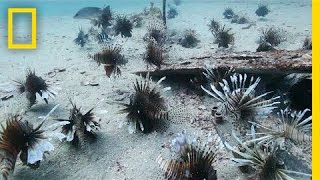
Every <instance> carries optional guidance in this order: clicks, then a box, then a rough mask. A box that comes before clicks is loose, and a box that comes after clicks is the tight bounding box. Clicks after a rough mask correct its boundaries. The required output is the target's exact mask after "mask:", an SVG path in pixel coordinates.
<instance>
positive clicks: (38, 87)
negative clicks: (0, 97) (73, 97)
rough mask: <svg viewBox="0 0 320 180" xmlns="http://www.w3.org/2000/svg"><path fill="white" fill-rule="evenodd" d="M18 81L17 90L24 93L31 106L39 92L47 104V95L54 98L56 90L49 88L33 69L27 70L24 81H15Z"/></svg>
mask: <svg viewBox="0 0 320 180" xmlns="http://www.w3.org/2000/svg"><path fill="white" fill-rule="evenodd" d="M15 82H16V83H18V90H19V92H20V93H21V94H22V93H26V97H27V99H28V101H29V106H30V107H31V106H32V105H34V104H35V103H36V99H37V96H36V94H39V95H40V96H41V98H42V99H43V100H44V101H45V102H46V103H47V104H48V99H49V97H51V98H54V97H55V95H56V92H54V91H52V90H49V86H48V84H47V83H46V81H45V80H44V79H42V78H41V77H40V76H37V75H36V74H35V71H31V70H30V69H28V70H27V75H26V80H25V81H24V82H21V81H15Z"/></svg>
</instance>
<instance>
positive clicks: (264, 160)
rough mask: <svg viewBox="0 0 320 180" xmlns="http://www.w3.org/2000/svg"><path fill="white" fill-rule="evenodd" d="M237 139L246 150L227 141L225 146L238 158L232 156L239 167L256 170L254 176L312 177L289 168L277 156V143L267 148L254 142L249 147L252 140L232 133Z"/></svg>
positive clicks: (271, 179)
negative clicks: (241, 149)
mask: <svg viewBox="0 0 320 180" xmlns="http://www.w3.org/2000/svg"><path fill="white" fill-rule="evenodd" d="M251 132H252V136H253V138H254V139H255V130H254V127H253V126H252V128H251ZM232 134H233V136H234V138H235V139H236V141H237V142H238V143H239V144H240V146H241V148H243V149H244V152H242V151H240V150H238V149H237V148H234V147H231V146H230V145H229V144H228V143H226V142H225V147H226V148H227V149H229V150H231V151H232V152H233V153H234V154H235V155H236V156H237V158H231V160H232V161H233V162H234V163H235V165H236V166H238V167H243V166H249V167H252V168H253V169H254V170H255V173H254V174H253V178H255V179H259V180H288V179H292V180H293V178H292V177H291V176H289V174H291V175H296V176H305V177H311V175H310V174H306V173H302V172H296V171H291V170H287V169H286V168H285V163H284V162H283V161H282V160H281V159H280V158H279V157H277V154H276V150H277V148H278V146H277V145H276V143H271V144H270V145H269V147H267V148H265V147H263V146H262V145H261V144H256V143H253V146H252V147H251V146H250V147H249V146H248V144H251V143H250V142H242V141H241V140H240V139H239V138H238V137H237V136H236V135H235V134H234V132H233V133H232Z"/></svg>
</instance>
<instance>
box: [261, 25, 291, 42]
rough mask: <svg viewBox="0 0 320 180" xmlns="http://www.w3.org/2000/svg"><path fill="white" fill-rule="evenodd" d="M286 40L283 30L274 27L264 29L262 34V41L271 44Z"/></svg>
mask: <svg viewBox="0 0 320 180" xmlns="http://www.w3.org/2000/svg"><path fill="white" fill-rule="evenodd" d="M285 40H286V39H285V37H284V35H283V32H282V31H281V30H280V29H277V28H274V27H270V28H266V29H264V30H262V35H261V36H260V43H269V44H270V45H271V46H278V45H279V44H280V43H281V42H284V41H285Z"/></svg>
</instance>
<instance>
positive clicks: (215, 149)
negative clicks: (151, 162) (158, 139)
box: [156, 133, 223, 180]
mask: <svg viewBox="0 0 320 180" xmlns="http://www.w3.org/2000/svg"><path fill="white" fill-rule="evenodd" d="M212 142H213V145H208V144H201V142H199V141H198V142H196V140H191V139H190V137H188V136H187V135H186V134H185V133H182V134H178V136H177V137H176V138H175V139H173V140H172V144H171V148H175V149H176V150H178V151H176V150H175V151H176V153H177V152H179V153H178V156H179V159H177V160H165V159H164V158H162V156H161V155H159V156H158V158H157V160H156V161H157V162H158V163H159V164H160V168H161V170H162V171H164V172H165V173H164V177H165V179H168V180H200V179H201V180H203V179H207V180H216V179H217V172H216V170H215V169H214V164H215V163H216V162H217V160H218V157H219V156H220V155H221V152H220V151H221V149H222V147H223V145H222V143H221V140H220V138H219V137H218V136H215V137H214V139H213V141H212Z"/></svg>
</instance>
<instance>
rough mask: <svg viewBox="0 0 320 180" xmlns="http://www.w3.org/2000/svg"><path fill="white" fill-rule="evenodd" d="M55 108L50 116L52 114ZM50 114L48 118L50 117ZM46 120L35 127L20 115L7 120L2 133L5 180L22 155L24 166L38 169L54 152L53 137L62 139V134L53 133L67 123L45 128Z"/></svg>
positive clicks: (0, 152) (0, 157)
mask: <svg viewBox="0 0 320 180" xmlns="http://www.w3.org/2000/svg"><path fill="white" fill-rule="evenodd" d="M56 107H57V106H55V107H54V108H53V109H52V110H51V111H50V112H49V114H51V113H52V112H53V111H54V110H55V109H56ZM49 114H48V115H47V116H46V117H48V116H49ZM44 122H45V120H43V122H42V123H40V124H39V125H38V126H36V127H34V126H33V125H32V124H31V123H30V122H29V121H26V120H22V117H21V116H20V115H14V116H10V117H9V118H8V119H7V120H6V126H5V127H4V126H3V125H1V127H2V131H1V132H0V167H1V174H2V178H3V179H8V176H9V175H10V174H12V173H13V171H14V167H15V163H16V160H17V158H18V155H19V154H20V156H19V157H20V160H21V161H22V162H23V164H24V165H27V166H29V167H31V168H38V167H39V166H40V162H41V161H42V160H43V158H44V155H45V154H46V153H49V152H50V151H53V150H54V146H53V145H52V144H51V143H50V142H49V140H50V139H51V137H58V138H59V139H60V138H61V136H62V134H59V133H51V132H49V130H54V129H53V128H56V127H57V126H60V125H63V124H65V123H56V124H53V125H50V126H48V127H45V128H43V124H44Z"/></svg>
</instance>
